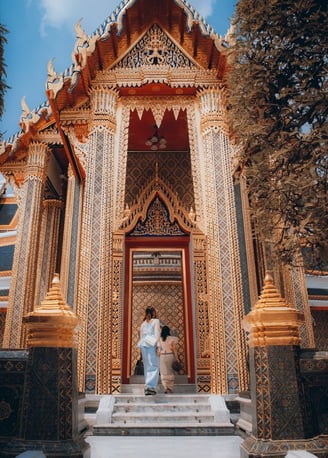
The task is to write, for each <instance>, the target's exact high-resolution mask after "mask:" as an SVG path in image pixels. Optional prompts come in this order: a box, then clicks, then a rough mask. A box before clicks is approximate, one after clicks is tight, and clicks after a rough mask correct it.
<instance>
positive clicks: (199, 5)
mask: <svg viewBox="0 0 328 458" xmlns="http://www.w3.org/2000/svg"><path fill="white" fill-rule="evenodd" d="M189 3H190V4H191V5H192V6H193V7H194V8H195V10H197V11H198V13H199V14H200V15H201V16H203V17H204V18H206V17H207V16H210V15H211V14H212V13H213V6H214V4H215V0H191V1H190V2H189Z"/></svg>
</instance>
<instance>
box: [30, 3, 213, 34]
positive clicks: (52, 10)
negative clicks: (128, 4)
mask: <svg viewBox="0 0 328 458" xmlns="http://www.w3.org/2000/svg"><path fill="white" fill-rule="evenodd" d="M154 1H155V0H154ZM39 2H40V8H41V12H42V22H41V33H42V34H46V33H47V28H48V27H54V28H61V27H68V28H69V29H71V30H72V32H74V25H75V24H76V22H77V21H78V20H79V19H80V18H82V27H83V29H84V30H85V32H86V33H87V34H89V35H90V34H92V33H93V32H94V31H95V30H96V29H97V28H98V27H99V25H100V24H101V23H102V22H103V21H104V20H105V19H107V17H108V16H110V15H111V13H112V12H113V11H114V9H115V8H116V7H117V6H119V4H120V0H83V1H81V0H39ZM190 3H191V4H192V5H193V7H194V8H195V9H196V10H197V11H198V12H199V14H201V15H202V16H203V17H207V16H209V15H211V14H212V12H213V6H214V3H215V0H192V1H191V2H190Z"/></svg>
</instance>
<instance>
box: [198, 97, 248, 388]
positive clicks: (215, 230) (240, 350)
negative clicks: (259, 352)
mask: <svg viewBox="0 0 328 458" xmlns="http://www.w3.org/2000/svg"><path fill="white" fill-rule="evenodd" d="M199 102H200V116H201V119H200V123H201V124H200V125H201V133H202V144H203V145H202V146H203V159H202V161H203V164H204V165H203V176H204V189H205V202H204V203H203V204H204V206H205V207H204V208H205V210H206V211H205V215H206V216H205V218H206V221H205V231H206V235H207V240H208V273H207V279H208V296H209V317H210V355H211V390H212V392H213V393H236V392H238V391H239V390H244V389H245V388H246V387H247V382H248V380H247V379H248V376H247V369H246V343H245V339H244V335H243V332H242V329H241V320H242V318H243V314H244V310H243V292H242V278H241V270H240V259H239V246H238V232H237V218H236V209H235V200H234V187H233V179H232V164H231V155H232V148H231V145H230V144H229V139H228V135H227V132H226V128H225V124H224V93H223V90H222V89H219V88H214V89H206V90H203V91H202V92H200V94H199Z"/></svg>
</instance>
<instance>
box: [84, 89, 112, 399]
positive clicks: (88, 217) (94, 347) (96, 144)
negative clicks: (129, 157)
mask: <svg viewBox="0 0 328 458" xmlns="http://www.w3.org/2000/svg"><path fill="white" fill-rule="evenodd" d="M117 102H118V101H117V94H116V92H115V91H114V90H112V89H110V88H106V87H102V86H101V87H95V88H93V91H92V93H91V103H92V113H91V120H90V133H89V137H88V141H87V149H88V153H87V156H86V162H85V171H86V178H85V184H84V196H83V204H82V214H81V247H82V249H81V250H80V253H79V256H80V257H79V261H78V263H79V279H78V288H77V308H76V313H77V314H78V316H79V317H81V319H82V321H81V330H80V340H79V376H80V391H86V392H89V393H99V394H101V393H110V392H111V391H112V359H113V358H115V357H116V356H115V355H114V354H113V348H112V316H113V308H112V304H113V300H114V298H113V285H112V269H113V266H112V245H113V240H112V234H113V221H114V212H115V199H116V194H115V183H116V181H117V175H116V174H117V173H118V169H119V166H120V164H119V159H118V158H117V157H116V156H115V151H116V150H115V140H116V128H117V126H116V113H117Z"/></svg>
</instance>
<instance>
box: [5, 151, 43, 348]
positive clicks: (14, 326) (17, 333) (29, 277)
mask: <svg viewBox="0 0 328 458" xmlns="http://www.w3.org/2000/svg"><path fill="white" fill-rule="evenodd" d="M48 159H49V151H48V147H47V145H46V144H44V143H39V142H33V143H31V144H30V146H29V151H28V158H27V165H26V173H25V178H24V183H23V185H22V193H21V201H20V218H19V223H18V229H17V239H16V244H15V254H14V260H13V269H12V271H13V276H12V282H11V287H10V294H9V306H8V312H7V318H6V325H5V332H4V338H3V347H4V348H24V347H25V345H26V333H25V329H24V328H23V326H22V321H23V316H24V315H26V314H27V313H28V312H30V311H31V310H33V307H34V297H35V281H36V274H37V256H38V247H39V231H40V226H41V213H42V199H43V192H44V184H45V180H46V177H47V165H48Z"/></svg>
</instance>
